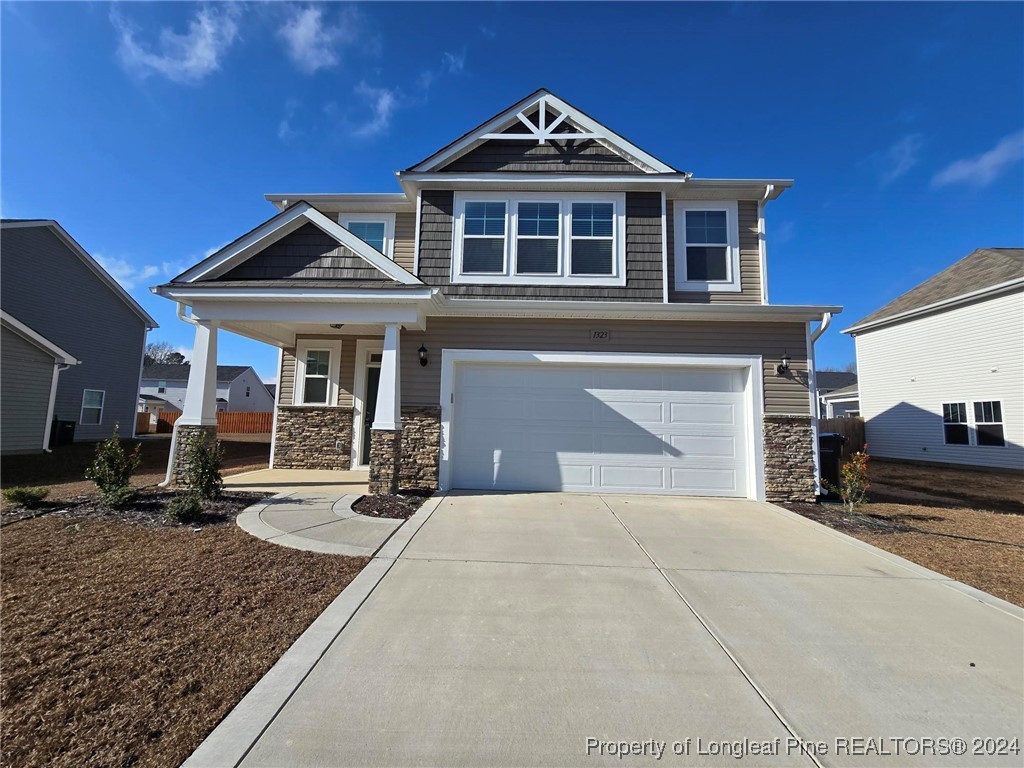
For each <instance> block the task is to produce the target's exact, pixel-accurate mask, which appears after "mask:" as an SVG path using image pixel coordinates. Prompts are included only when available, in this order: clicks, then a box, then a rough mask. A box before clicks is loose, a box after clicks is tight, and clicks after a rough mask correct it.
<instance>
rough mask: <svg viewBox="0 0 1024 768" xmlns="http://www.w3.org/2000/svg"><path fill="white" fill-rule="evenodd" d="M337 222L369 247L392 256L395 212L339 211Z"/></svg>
mask: <svg viewBox="0 0 1024 768" xmlns="http://www.w3.org/2000/svg"><path fill="white" fill-rule="evenodd" d="M338 223H339V224H341V226H343V227H345V229H347V230H348V231H349V232H351V233H352V234H353V235H355V236H356V237H358V238H359V239H360V240H362V241H363V242H364V243H366V244H367V245H369V246H370V247H371V248H375V249H376V250H378V251H380V252H381V253H383V254H384V255H385V256H387V257H388V258H389V259H391V258H394V242H395V214H393V213H339V214H338Z"/></svg>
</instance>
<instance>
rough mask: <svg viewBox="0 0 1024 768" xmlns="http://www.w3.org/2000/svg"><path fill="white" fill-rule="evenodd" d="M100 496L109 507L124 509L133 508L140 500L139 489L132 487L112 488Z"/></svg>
mask: <svg viewBox="0 0 1024 768" xmlns="http://www.w3.org/2000/svg"><path fill="white" fill-rule="evenodd" d="M100 495H101V497H102V498H103V503H104V504H106V505H107V506H108V507H112V508H114V509H122V508H124V507H128V506H131V505H132V504H133V503H134V502H135V500H136V499H138V498H139V489H138V488H135V487H134V486H131V485H122V486H121V487H120V488H110V489H108V490H107V491H105V492H102V493H101V494H100Z"/></svg>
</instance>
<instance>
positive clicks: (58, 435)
mask: <svg viewBox="0 0 1024 768" xmlns="http://www.w3.org/2000/svg"><path fill="white" fill-rule="evenodd" d="M73 442H75V422H73V421H61V420H60V419H54V420H53V429H51V430H50V447H51V448H52V447H54V446H55V445H71V444H72V443H73Z"/></svg>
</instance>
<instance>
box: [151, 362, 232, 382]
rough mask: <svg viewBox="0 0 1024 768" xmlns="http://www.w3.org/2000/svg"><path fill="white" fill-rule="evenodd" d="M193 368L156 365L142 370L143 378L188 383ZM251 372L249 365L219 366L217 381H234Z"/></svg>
mask: <svg viewBox="0 0 1024 768" xmlns="http://www.w3.org/2000/svg"><path fill="white" fill-rule="evenodd" d="M191 370H192V366H191V365H189V364H188V363H186V364H184V365H174V364H172V363H154V364H153V365H147V366H146V367H145V368H143V369H142V378H144V379H157V380H158V381H183V380H184V381H187V380H188V374H189V371H191ZM247 370H249V366H248V365H218V366H217V381H234V380H235V379H237V378H238V377H239V376H241V375H242V374H243V373H245V372H246V371H247Z"/></svg>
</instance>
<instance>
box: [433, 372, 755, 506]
mask: <svg viewBox="0 0 1024 768" xmlns="http://www.w3.org/2000/svg"><path fill="white" fill-rule="evenodd" d="M454 399H455V403H454V413H453V416H454V418H453V423H452V433H451V453H450V456H451V466H452V469H451V472H452V486H453V487H455V488H472V489H500V490H535V491H547V490H551V491H577V492H586V491H611V492H622V493H674V494H692V495H699V496H746V495H747V473H748V471H749V468H748V466H747V464H748V461H747V437H746V435H747V420H748V419H749V418H750V417H749V415H748V413H747V410H748V409H747V407H746V396H745V394H744V382H743V374H742V373H741V372H740V371H736V370H727V369H706V368H699V369H697V368H681V367H680V368H675V367H661V366H659V367H640V366H610V365H601V366H585V365H578V366H577V365H555V364H522V363H517V364H514V365H512V364H506V365H500V364H486V365H485V364H476V365H474V364H462V365H459V366H457V367H456V369H455V387H454Z"/></svg>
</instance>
